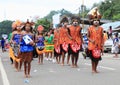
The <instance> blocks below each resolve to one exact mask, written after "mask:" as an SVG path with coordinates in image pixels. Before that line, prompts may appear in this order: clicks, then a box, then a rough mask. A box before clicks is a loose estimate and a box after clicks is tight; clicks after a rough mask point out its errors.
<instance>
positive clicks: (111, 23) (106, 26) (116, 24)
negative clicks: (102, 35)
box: [101, 21, 120, 30]
mask: <svg viewBox="0 0 120 85" xmlns="http://www.w3.org/2000/svg"><path fill="white" fill-rule="evenodd" d="M110 26H112V29H116V28H118V27H120V21H116V22H110V23H106V24H102V25H101V27H103V28H104V30H108V29H109V27H110Z"/></svg>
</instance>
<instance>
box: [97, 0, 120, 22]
mask: <svg viewBox="0 0 120 85" xmlns="http://www.w3.org/2000/svg"><path fill="white" fill-rule="evenodd" d="M119 4H120V0H105V1H104V2H101V3H99V4H98V5H99V8H100V13H101V14H102V16H103V18H104V19H110V20H120V6H119Z"/></svg>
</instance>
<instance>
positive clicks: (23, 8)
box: [0, 0, 102, 21]
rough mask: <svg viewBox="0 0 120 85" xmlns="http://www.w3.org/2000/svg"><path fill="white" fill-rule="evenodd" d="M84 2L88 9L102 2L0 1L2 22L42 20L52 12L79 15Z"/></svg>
mask: <svg viewBox="0 0 120 85" xmlns="http://www.w3.org/2000/svg"><path fill="white" fill-rule="evenodd" d="M83 1H84V5H86V7H87V8H91V7H92V5H93V3H98V2H100V1H102V0H0V21H3V20H18V19H19V20H22V21H25V20H27V19H33V18H36V17H39V18H42V17H44V16H46V15H47V14H49V12H50V11H51V10H61V9H63V8H64V9H66V10H68V11H70V12H72V13H78V11H79V10H78V8H79V7H80V6H81V4H82V2H83Z"/></svg>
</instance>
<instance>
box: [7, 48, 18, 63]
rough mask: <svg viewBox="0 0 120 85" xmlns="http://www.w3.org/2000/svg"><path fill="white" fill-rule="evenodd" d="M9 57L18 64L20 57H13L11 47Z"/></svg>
mask: <svg viewBox="0 0 120 85" xmlns="http://www.w3.org/2000/svg"><path fill="white" fill-rule="evenodd" d="M9 56H10V57H11V58H12V59H13V60H14V61H16V62H20V57H15V55H14V52H13V49H12V47H9Z"/></svg>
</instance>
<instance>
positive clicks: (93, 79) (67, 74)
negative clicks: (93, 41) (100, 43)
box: [0, 52, 120, 85]
mask: <svg viewBox="0 0 120 85" xmlns="http://www.w3.org/2000/svg"><path fill="white" fill-rule="evenodd" d="M0 54H1V53H0ZM112 56H113V55H112V54H104V56H103V60H102V61H101V62H100V63H99V67H98V69H99V71H100V73H98V74H92V73H91V63H90V60H89V59H86V60H84V59H83V57H82V55H81V54H80V58H79V63H78V65H79V68H71V67H70V66H67V65H65V66H61V65H58V64H55V63H52V62H50V61H47V60H44V64H43V65H38V64H37V58H36V59H34V60H33V61H32V69H31V75H32V77H31V78H29V79H26V78H24V77H23V74H24V73H23V68H22V71H21V72H16V71H15V70H14V67H13V66H12V65H11V64H10V61H9V57H8V53H7V52H6V53H2V55H1V59H2V63H3V66H4V68H5V71H6V74H7V77H8V80H9V85H120V83H119V81H120V58H118V59H114V58H112ZM0 68H1V67H0ZM1 81H2V79H1V74H0V85H5V84H1Z"/></svg>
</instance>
